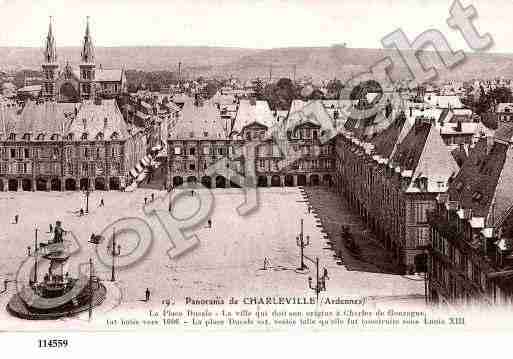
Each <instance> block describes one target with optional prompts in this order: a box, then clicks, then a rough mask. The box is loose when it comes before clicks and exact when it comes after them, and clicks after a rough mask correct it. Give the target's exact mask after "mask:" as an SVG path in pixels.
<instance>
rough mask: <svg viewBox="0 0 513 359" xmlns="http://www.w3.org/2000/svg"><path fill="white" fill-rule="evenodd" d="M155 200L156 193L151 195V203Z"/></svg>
mask: <svg viewBox="0 0 513 359" xmlns="http://www.w3.org/2000/svg"><path fill="white" fill-rule="evenodd" d="M154 200H155V194H154V193H152V194H151V201H152V202H153V201H154Z"/></svg>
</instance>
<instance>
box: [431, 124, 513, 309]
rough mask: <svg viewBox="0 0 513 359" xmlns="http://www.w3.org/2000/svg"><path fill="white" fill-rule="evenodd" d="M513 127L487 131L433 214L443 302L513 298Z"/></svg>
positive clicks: (436, 279)
mask: <svg viewBox="0 0 513 359" xmlns="http://www.w3.org/2000/svg"><path fill="white" fill-rule="evenodd" d="M512 136H513V127H512V126H511V125H509V124H505V125H503V126H501V127H499V129H498V130H497V133H496V134H495V137H483V138H481V140H480V141H479V142H478V143H477V144H476V145H475V147H474V148H472V150H471V151H470V154H469V158H468V160H467V161H465V163H464V164H463V167H462V168H461V170H460V172H459V173H458V175H457V176H455V177H454V179H453V180H452V182H451V184H450V186H449V190H448V192H447V194H445V195H440V196H439V197H438V202H437V204H438V205H437V206H436V208H435V210H434V211H433V212H432V213H431V214H430V218H429V219H430V224H431V228H432V229H431V242H432V250H431V263H430V265H429V296H430V299H431V301H432V302H435V303H440V304H443V305H445V304H446V305H458V304H480V305H482V304H506V303H508V304H511V302H512V299H511V298H512V294H513V281H512V279H513V271H512V270H511V269H512V268H513V231H512V229H513V227H512V224H513V211H512V208H513V190H512V186H511V178H512V174H513V162H512V155H513V154H512V151H513V147H512V144H513V140H512V138H513V137H512Z"/></svg>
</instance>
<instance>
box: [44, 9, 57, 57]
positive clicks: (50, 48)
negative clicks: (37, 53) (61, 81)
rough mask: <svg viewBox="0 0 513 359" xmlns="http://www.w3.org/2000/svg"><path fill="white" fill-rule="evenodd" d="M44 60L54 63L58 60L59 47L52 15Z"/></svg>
mask: <svg viewBox="0 0 513 359" xmlns="http://www.w3.org/2000/svg"><path fill="white" fill-rule="evenodd" d="M44 56H45V59H44V62H45V63H48V64H54V63H56V62H57V49H56V46H55V38H54V37H53V31H52V17H51V16H50V24H49V25H48V35H47V36H46V43H45V49H44Z"/></svg>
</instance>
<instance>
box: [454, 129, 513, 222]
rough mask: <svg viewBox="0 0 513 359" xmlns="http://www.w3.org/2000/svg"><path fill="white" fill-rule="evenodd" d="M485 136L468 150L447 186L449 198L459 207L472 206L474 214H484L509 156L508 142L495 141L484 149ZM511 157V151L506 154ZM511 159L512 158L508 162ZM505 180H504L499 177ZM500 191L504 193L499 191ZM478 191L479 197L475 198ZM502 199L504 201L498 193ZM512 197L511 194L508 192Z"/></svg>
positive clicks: (487, 209) (493, 195)
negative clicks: (467, 154)
mask: <svg viewBox="0 0 513 359" xmlns="http://www.w3.org/2000/svg"><path fill="white" fill-rule="evenodd" d="M487 147H488V145H487V139H485V138H482V139H480V140H479V141H478V142H477V144H476V145H475V147H474V148H473V149H472V150H471V151H470V154H469V158H468V159H467V160H466V161H465V162H464V163H463V166H462V167H461V169H460V171H459V173H458V175H457V176H456V177H455V178H454V180H453V181H452V183H451V185H450V186H449V191H448V193H449V197H450V199H451V200H452V201H458V202H459V204H460V207H462V208H465V209H469V208H472V214H473V216H475V217H485V218H486V217H487V216H488V214H489V212H490V210H491V205H492V202H493V199H494V197H495V193H496V189H497V185H498V183H499V178H500V177H501V176H502V172H503V169H504V165H505V161H506V158H507V155H508V152H509V151H508V147H509V146H508V145H506V144H504V143H500V142H497V141H495V142H494V143H493V146H492V147H491V149H490V150H489V151H487ZM509 155H510V156H511V154H509ZM509 162H511V161H509ZM510 166H511V164H510ZM502 182H503V183H505V181H504V179H503V180H502ZM502 193H505V192H504V191H502ZM476 194H479V199H476ZM499 197H501V200H500V201H501V202H503V203H505V202H506V201H505V200H504V199H502V198H503V197H504V195H503V194H501V195H500V196H499ZM511 199H513V194H511Z"/></svg>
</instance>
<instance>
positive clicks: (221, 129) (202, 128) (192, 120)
mask: <svg viewBox="0 0 513 359" xmlns="http://www.w3.org/2000/svg"><path fill="white" fill-rule="evenodd" d="M227 132H228V130H227V123H226V121H224V120H223V119H221V115H220V113H219V111H218V110H217V108H216V107H215V105H214V104H213V103H212V102H210V101H206V102H203V103H202V104H200V105H199V106H196V105H195V104H194V101H193V100H192V99H190V98H189V100H187V101H186V102H185V103H184V106H183V109H182V111H181V112H180V113H179V115H178V118H177V120H176V124H175V125H174V126H173V127H171V128H169V133H168V137H169V138H170V139H183V140H187V139H204V140H223V139H227V135H228V133H227ZM205 134H206V135H205Z"/></svg>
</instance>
